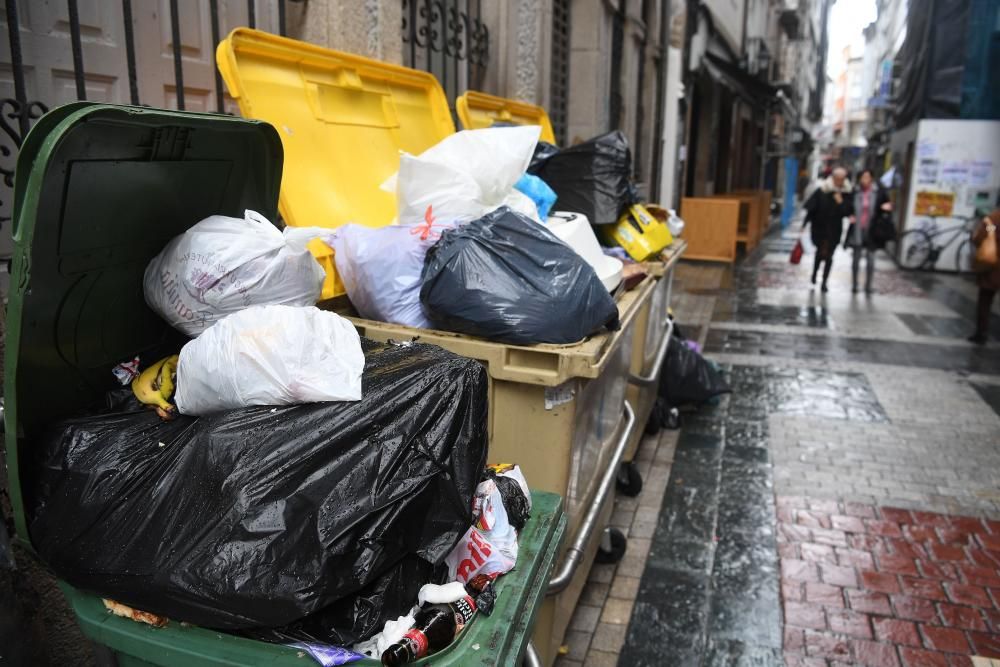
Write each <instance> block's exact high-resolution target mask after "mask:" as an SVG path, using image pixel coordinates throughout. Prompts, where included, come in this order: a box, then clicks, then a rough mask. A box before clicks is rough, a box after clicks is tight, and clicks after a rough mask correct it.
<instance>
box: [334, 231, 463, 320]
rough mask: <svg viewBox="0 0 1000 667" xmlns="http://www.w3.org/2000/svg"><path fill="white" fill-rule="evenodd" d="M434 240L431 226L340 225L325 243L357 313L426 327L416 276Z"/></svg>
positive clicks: (437, 236) (418, 282) (438, 232)
mask: <svg viewBox="0 0 1000 667" xmlns="http://www.w3.org/2000/svg"><path fill="white" fill-rule="evenodd" d="M445 227H447V226H445ZM445 227H441V229H443V228H445ZM440 236H441V235H440V230H439V228H438V227H437V225H434V224H431V225H427V224H423V225H407V226H400V225H391V226H389V227H381V228H377V229H372V228H369V227H364V226H362V225H344V226H343V227H341V228H340V229H338V230H337V233H336V235H335V237H334V238H333V239H332V240H331V245H332V246H333V249H334V251H335V254H334V260H335V261H336V263H337V273H338V275H340V279H341V280H342V281H343V282H344V288H345V289H346V290H347V296H348V298H350V300H351V303H352V304H354V307H355V308H356V309H357V311H358V314H359V315H361V317H365V318H368V319H371V320H378V321H380V322H390V323H392V324H403V325H406V326H410V327H420V328H423V329H426V328H430V327H431V323H430V320H428V319H427V316H426V315H425V314H424V309H423V306H421V305H420V273H421V272H422V271H423V269H424V257H425V256H426V255H427V249H428V248H430V247H431V246H432V245H434V244H435V243H436V242H437V240H438V239H439V238H440Z"/></svg>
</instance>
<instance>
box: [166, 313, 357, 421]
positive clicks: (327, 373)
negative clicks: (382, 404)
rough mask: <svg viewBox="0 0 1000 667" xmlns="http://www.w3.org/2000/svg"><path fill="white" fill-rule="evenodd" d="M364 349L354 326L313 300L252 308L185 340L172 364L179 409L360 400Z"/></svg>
mask: <svg viewBox="0 0 1000 667" xmlns="http://www.w3.org/2000/svg"><path fill="white" fill-rule="evenodd" d="M364 367H365V355H364V354H363V353H362V351H361V341H360V339H359V337H358V332H357V330H356V329H355V328H354V325H353V324H351V323H350V322H348V321H347V320H345V319H344V318H342V317H341V316H339V315H336V314H334V313H331V312H327V311H324V310H320V309H318V308H316V307H315V306H310V307H308V308H293V307H291V306H253V307H250V308H247V309H246V310H241V311H240V312H238V313H233V314H232V315H229V316H228V317H226V318H224V319H222V320H220V321H219V322H218V323H216V324H215V326H213V327H212V328H210V329H209V330H208V331H206V332H205V333H203V334H202V335H201V336H199V337H198V338H196V339H194V340H192V341H191V342H189V343H187V344H186V345H185V346H184V347H183V348H181V352H180V360H179V362H178V364H177V394H176V402H177V407H178V409H179V410H180V412H181V414H185V415H207V414H212V413H215V412H221V411H224V410H232V409H235V408H244V407H250V406H255V405H295V404H299V403H317V402H322V401H358V400H360V399H361V372H362V370H364Z"/></svg>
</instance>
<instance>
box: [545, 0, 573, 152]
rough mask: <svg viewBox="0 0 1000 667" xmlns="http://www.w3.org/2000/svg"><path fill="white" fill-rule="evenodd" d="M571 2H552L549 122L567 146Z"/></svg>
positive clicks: (554, 0)
mask: <svg viewBox="0 0 1000 667" xmlns="http://www.w3.org/2000/svg"><path fill="white" fill-rule="evenodd" d="M569 30H570V0H553V2H552V70H551V71H552V79H551V85H550V87H549V120H550V121H552V131H553V133H554V134H555V135H556V143H557V144H559V145H560V146H563V145H565V144H566V125H567V99H568V97H569V35H570V32H569Z"/></svg>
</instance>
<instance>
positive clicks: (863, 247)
mask: <svg viewBox="0 0 1000 667" xmlns="http://www.w3.org/2000/svg"><path fill="white" fill-rule="evenodd" d="M891 210H892V204H890V203H889V198H888V197H887V196H886V195H885V193H884V192H883V191H882V190H881V189H880V188H879V186H878V184H877V183H876V182H875V175H874V174H873V173H872V170H871V169H865V170H863V171H862V172H861V175H860V176H858V188H857V189H856V190H855V191H854V214H853V215H852V216H851V226H850V227H848V228H847V238H846V239H844V247H845V248H851V249H853V252H854V256H853V258H852V260H851V278H852V287H851V291H852V292H854V293H855V294H857V293H858V272H859V271H860V270H861V255H862V253H863V254H864V256H865V294H871V293H872V279H873V278H874V276H875V243H874V241H873V240H872V234H871V230H872V227H873V226H874V223H875V219H876V218H877V217H878V216H880V215H884V214H886V213H888V212H889V211H891Z"/></svg>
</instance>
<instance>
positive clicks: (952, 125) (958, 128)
mask: <svg viewBox="0 0 1000 667" xmlns="http://www.w3.org/2000/svg"><path fill="white" fill-rule="evenodd" d="M909 176H910V188H909V198H908V201H907V202H906V229H904V230H903V231H904V232H906V231H908V230H911V229H922V230H924V231H925V232H927V233H928V234H929V235H930V242H931V246H932V247H934V248H937V249H938V257H937V261H936V262H935V264H934V269H935V270H938V271H955V270H958V269H961V270H965V271H968V270H970V269H971V265H970V264H969V263H968V257H967V254H964V255H963V256H961V257H960V256H959V255H958V252H959V248H960V247H963V244H962V241H964V240H966V239H967V238H968V235H967V234H966V233H965V229H966V228H967V227H968V226H969V225H970V224H971V223H970V222H969V219H970V218H974V217H975V215H976V211H977V210H980V211H981V210H987V211H990V210H992V209H993V208H995V207H996V206H997V197H998V194H1000V121H986V120H922V121H920V122H919V124H918V127H917V138H916V150H915V159H914V163H913V166H912V170H911V173H910V175H909ZM916 237H917V235H913V234H911V235H908V236H905V237H903V247H902V248H901V249H900V250H901V252H902V253H903V254H904V255H905V254H906V253H907V251H908V246H909V244H910V243H911V242H912V241H913V239H914V238H916ZM920 238H921V239H922V238H924V237H920ZM967 248H968V245H967V244H966V245H965V246H964V248H963V249H967Z"/></svg>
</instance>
